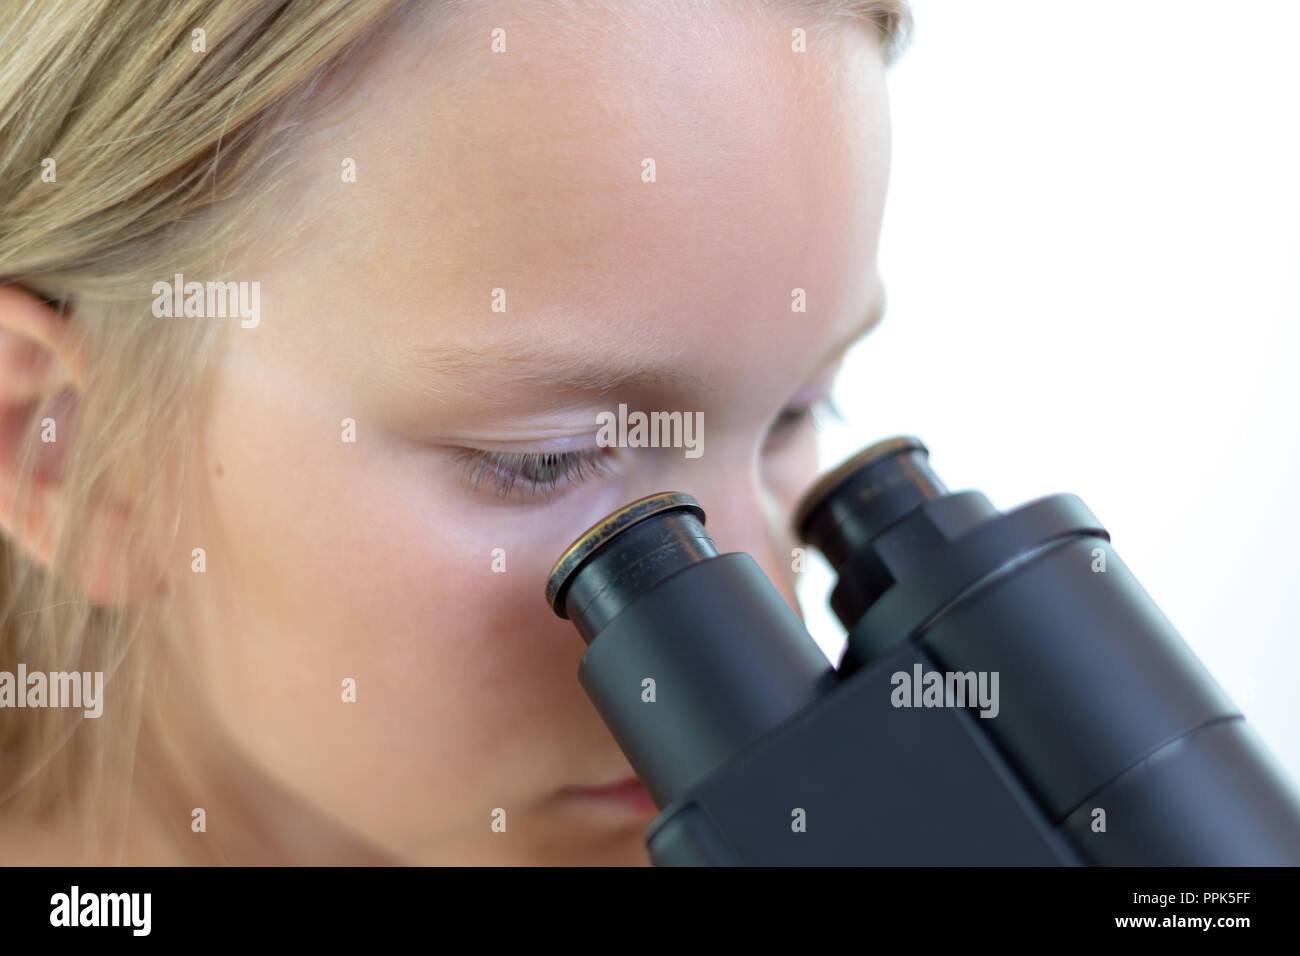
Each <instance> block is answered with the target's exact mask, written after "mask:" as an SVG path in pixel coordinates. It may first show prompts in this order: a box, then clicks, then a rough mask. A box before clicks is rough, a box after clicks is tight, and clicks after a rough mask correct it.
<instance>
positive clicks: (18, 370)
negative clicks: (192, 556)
mask: <svg viewBox="0 0 1300 956" xmlns="http://www.w3.org/2000/svg"><path fill="white" fill-rule="evenodd" d="M87 361H88V357H87V354H86V351H85V349H84V345H83V341H82V340H81V339H80V337H79V336H77V335H75V334H74V329H73V328H72V327H71V325H70V323H69V322H68V320H67V319H66V318H64V317H63V316H61V315H60V314H59V313H58V311H56V310H55V308H54V307H52V306H50V305H49V304H47V303H46V302H44V301H43V300H42V299H41V298H40V297H39V296H37V295H34V294H33V293H31V292H28V291H26V290H24V289H21V288H19V287H17V286H12V285H0V532H3V533H4V535H5V536H6V537H7V538H8V539H9V540H10V541H12V542H14V543H15V544H16V545H17V546H19V547H21V548H22V549H23V550H24V551H26V552H27V553H29V554H30V555H32V556H33V557H35V558H36V559H37V560H38V561H40V562H41V563H42V564H44V565H46V566H47V567H49V566H50V565H51V563H52V562H53V559H54V549H55V543H56V542H57V540H58V533H59V530H60V528H61V527H62V525H63V522H64V520H65V517H66V514H67V512H68V501H67V493H66V490H65V486H64V483H63V466H64V463H65V462H66V461H67V459H68V457H69V454H70V452H71V450H72V448H73V447H75V442H76V432H77V411H78V409H79V407H80V400H81V395H82V391H83V388H84V385H85V382H86V371H87ZM46 397H52V398H53V400H54V401H53V404H52V406H49V407H47V408H46V410H45V412H44V418H46V419H51V420H52V423H51V422H43V423H42V425H41V427H42V429H43V434H42V438H43V439H47V438H48V439H52V440H42V441H40V442H38V443H37V447H36V451H35V452H34V458H33V462H32V465H31V470H30V472H29V476H30V478H29V482H28V485H27V487H26V488H25V489H24V488H22V485H21V481H20V479H21V477H22V474H21V464H22V450H23V449H22V438H23V436H24V434H25V433H26V431H27V429H28V428H30V427H31V426H32V423H33V420H34V419H35V417H36V415H37V414H40V413H41V412H40V410H41V406H42V404H43V402H42V399H44V398H46ZM20 505H22V506H23V507H22V508H21V514H20V513H19V512H20V508H19V506H20ZM131 517H132V502H130V501H127V500H124V499H122V498H121V497H120V496H119V495H117V494H116V493H114V492H112V491H110V490H107V489H106V490H104V491H103V492H100V491H98V490H97V491H96V498H95V499H94V501H93V502H92V506H91V511H90V515H89V522H88V524H89V526H88V527H86V528H84V529H83V539H82V540H83V545H84V547H83V551H82V564H81V567H80V569H79V570H78V571H77V578H78V580H77V587H78V589H79V590H80V591H81V592H82V593H83V594H84V595H85V597H86V598H87V600H90V601H94V602H97V603H110V604H117V603H126V602H131V601H136V600H141V599H143V598H146V597H149V596H151V595H153V594H157V593H159V591H160V589H161V587H162V581H161V574H160V573H159V572H158V569H157V562H156V561H155V560H150V559H149V558H148V557H147V556H141V555H136V554H131V553H128V552H127V544H126V542H128V541H129V540H130V536H129V535H128V534H127V531H128V529H129V526H130V522H131Z"/></svg>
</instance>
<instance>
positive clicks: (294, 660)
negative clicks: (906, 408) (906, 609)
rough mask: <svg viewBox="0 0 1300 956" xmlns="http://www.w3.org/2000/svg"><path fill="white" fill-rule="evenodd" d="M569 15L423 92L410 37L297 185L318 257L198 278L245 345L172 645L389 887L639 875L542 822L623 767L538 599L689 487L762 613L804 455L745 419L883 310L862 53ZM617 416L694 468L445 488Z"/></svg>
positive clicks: (765, 19)
mask: <svg viewBox="0 0 1300 956" xmlns="http://www.w3.org/2000/svg"><path fill="white" fill-rule="evenodd" d="M599 16H600V15H598V14H596V13H594V12H592V13H590V14H587V13H583V14H580V15H578V14H574V15H571V16H569V17H567V18H566V19H571V20H572V21H573V24H574V26H573V27H570V26H569V24H568V23H565V24H563V25H561V24H560V23H558V22H556V21H554V20H549V21H547V22H546V23H541V24H531V23H527V22H521V21H519V20H518V18H517V17H516V16H512V15H511V14H510V12H509V8H508V7H504V6H503V7H500V8H496V7H488V8H486V9H485V10H481V11H480V12H478V13H475V14H474V15H473V16H472V17H471V18H470V19H469V20H468V21H467V22H466V24H465V25H464V26H463V27H462V28H459V29H458V31H457V39H456V40H455V42H454V43H452V44H450V45H449V46H454V47H455V49H454V50H452V49H450V48H448V49H441V50H438V51H434V52H432V53H431V54H430V55H429V56H428V57H427V58H425V59H423V61H422V62H421V61H420V58H419V54H420V52H421V50H422V48H424V47H425V46H426V45H427V44H426V43H425V41H424V37H423V36H422V35H421V28H419V27H417V26H416V25H412V26H411V28H410V30H409V32H403V33H402V34H401V35H400V36H397V37H395V38H394V40H393V41H392V43H393V45H392V47H391V49H390V50H389V52H388V53H386V54H385V55H384V56H382V57H380V58H378V59H376V60H375V61H374V66H373V68H372V69H371V70H370V71H369V72H367V73H366V74H365V76H364V78H363V79H362V81H361V83H360V86H359V87H358V88H357V90H356V92H355V96H356V98H357V99H356V100H355V101H350V102H349V104H348V105H352V103H356V102H363V103H364V105H363V106H361V107H360V108H359V109H356V110H355V111H354V112H352V113H351V115H350V118H349V119H347V120H346V121H345V122H341V123H340V124H339V125H338V127H337V128H336V129H333V130H330V131H328V132H325V133H317V134H316V135H314V136H313V137H312V138H311V139H310V140H308V141H307V143H306V144H305V145H304V146H303V148H302V149H301V151H300V152H299V153H298V154H297V162H298V163H299V164H301V165H300V168H302V169H304V170H308V171H310V174H311V175H312V176H313V177H314V178H313V183H314V184H313V185H311V186H310V187H309V192H310V196H311V199H310V203H311V208H313V209H321V210H323V216H322V218H321V220H320V226H319V227H318V228H316V229H313V230H312V231H310V232H309V233H308V236H307V239H306V240H305V241H304V242H303V243H302V244H301V245H300V246H299V247H298V248H297V249H296V250H295V252H294V253H293V254H292V255H290V256H285V257H282V258H280V259H277V260H274V261H265V262H261V263H258V264H256V266H255V271H254V272H253V273H250V274H249V275H246V276H245V275H240V276H223V277H221V278H227V279H248V280H257V281H260V283H261V320H260V325H259V326H258V327H257V328H253V329H241V328H238V327H237V326H236V327H234V328H232V329H231V332H230V340H231V341H230V342H229V349H228V353H227V355H226V356H225V358H224V360H223V363H222V365H221V367H220V369H219V372H218V376H217V381H218V384H217V388H216V390H215V392H214V393H213V394H212V395H211V396H210V397H209V403H208V405H207V412H206V414H207V416H208V417H207V422H208V425H207V428H206V429H205V431H204V434H203V442H202V449H201V455H202V457H201V462H200V463H201V465H202V471H201V473H200V479H199V481H198V482H197V485H196V488H195V495H194V500H193V503H192V508H191V510H190V512H189V516H188V518H187V520H186V525H185V528H184V533H183V534H182V540H181V550H182V552H183V553H182V555H181V556H179V558H178V560H181V561H182V562H184V563H183V566H185V567H187V568H188V566H189V562H190V551H191V549H192V548H196V547H202V548H204V549H205V552H206V568H207V570H206V573H204V574H202V575H200V574H192V575H188V576H187V577H186V579H185V580H184V581H183V582H182V591H181V600H182V602H183V605H182V606H183V608H184V610H185V615H186V621H187V624H186V638H187V640H188V641H189V643H190V644H191V646H192V648H193V650H194V653H196V654H197V655H198V662H199V668H198V673H199V675H200V676H201V679H202V681H203V682H204V685H203V691H204V693H206V694H207V695H210V698H211V705H212V706H213V707H214V708H215V712H216V714H218V715H219V718H220V720H221V721H223V722H224V723H225V724H226V725H227V726H228V727H229V729H230V731H231V733H232V734H233V735H234V737H235V739H236V740H237V741H238V743H239V744H240V746H242V747H243V748H244V749H246V751H247V752H248V753H249V755H250V756H251V757H252V758H253V759H254V760H255V761H256V762H257V763H258V764H259V765H260V767H261V768H262V769H264V770H265V772H266V773H268V774H270V775H271V776H272V777H273V778H275V779H277V780H279V781H280V782H283V783H285V784H287V785H288V786H289V787H291V788H292V789H293V790H294V791H296V792H297V793H298V794H299V795H301V796H302V797H303V798H305V799H306V800H308V801H311V802H313V803H315V804H316V805H317V806H319V807H320V808H322V809H324V810H325V811H326V812H328V813H330V814H332V815H334V816H335V817H336V818H337V819H338V820H339V821H342V822H343V823H344V824H345V825H347V826H349V827H351V828H354V829H355V830H356V831H358V832H359V833H360V834H361V835H362V836H364V837H366V838H369V839H370V840H372V841H374V842H375V843H376V844H377V845H378V846H379V847H380V848H382V849H383V850H386V851H389V852H391V853H393V854H395V855H399V856H400V857H401V858H403V859H407V860H412V861H417V862H452V863H455V862H518V863H529V862H543V863H546V862H549V863H556V862H560V863H563V862H573V863H598V864H606V863H609V864H617V863H635V862H643V861H645V859H646V856H645V850H644V847H643V844H642V836H643V832H644V830H645V827H646V826H647V825H648V824H649V822H650V821H651V819H652V818H653V815H654V813H653V811H652V810H651V811H647V810H645V809H636V808H633V807H631V806H629V805H628V804H625V803H619V802H616V801H613V800H606V799H596V798H589V797H583V796H578V795H572V794H569V793H566V792H565V791H566V788H571V787H582V786H594V785H600V784H606V783H610V782H614V781H619V780H621V779H624V778H626V777H628V776H629V775H630V774H631V768H630V766H629V765H628V763H627V761H626V759H625V758H624V757H623V755H622V753H621V752H620V751H619V749H618V747H617V746H616V745H615V743H614V741H613V739H612V737H611V736H610V734H609V732H608V731H607V730H606V728H605V726H604V725H603V724H602V723H601V721H600V719H599V717H598V716H597V714H596V712H595V710H594V708H593V707H592V705H591V703H590V702H589V701H588V699H587V697H586V696H585V694H584V693H583V691H582V689H581V688H580V686H579V684H578V682H577V666H578V660H579V658H580V656H581V655H582V652H583V650H584V645H583V643H582V641H581V639H580V638H579V637H578V636H577V633H576V632H575V631H574V630H573V628H572V626H571V625H570V624H569V623H568V622H566V621H561V620H558V619H557V618H555V617H554V616H553V615H552V614H551V612H550V610H549V608H548V607H547V605H546V603H545V600H544V598H543V586H544V582H545V577H546V573H547V571H548V570H549V568H550V566H551V564H552V562H553V561H554V560H555V559H556V558H557V557H558V556H559V554H560V553H561V551H562V550H563V549H564V548H565V547H566V546H567V545H568V544H569V543H570V541H571V540H572V539H573V538H574V537H576V536H577V535H578V534H579V533H580V532H582V531H583V530H585V529H586V528H587V527H588V526H589V525H590V524H592V523H593V522H595V521H596V520H598V519H599V518H601V517H602V516H604V515H605V514H607V513H608V512H610V511H612V510H614V509H615V508H617V507H619V506H621V505H623V504H625V503H626V502H628V501H630V500H632V499H634V498H637V497H639V496H642V495H646V494H650V493H652V492H657V491H664V490H674V491H685V492H688V493H690V494H692V495H694V496H695V497H696V498H697V499H698V500H699V501H700V503H701V504H702V506H703V507H704V509H705V511H706V513H707V515H708V525H707V527H708V530H709V531H710V532H711V534H712V536H713V538H714V539H715V541H716V542H717V544H718V547H719V549H720V550H722V551H724V552H726V551H747V552H749V553H750V554H752V555H753V556H754V558H755V560H757V561H758V562H759V564H760V565H761V566H762V568H763V570H764V571H765V572H766V573H767V574H768V576H769V577H770V578H772V580H773V581H774V582H775V583H776V585H777V586H778V587H779V588H780V589H781V591H782V593H783V594H784V595H785V596H786V598H787V600H788V601H789V602H790V603H791V604H794V603H795V594H794V581H793V574H792V573H791V570H790V551H791V548H792V547H794V546H795V544H796V542H795V541H794V540H792V537H791V535H790V533H789V531H788V529H787V526H788V523H789V519H790V511H791V508H792V505H793V503H794V502H795V500H796V498H797V497H798V495H799V493H800V492H801V491H803V490H804V489H805V488H806V487H807V485H808V484H809V482H811V481H812V479H813V478H814V477H815V472H816V462H815V459H814V442H813V429H812V427H811V425H810V423H809V422H808V420H807V419H806V418H804V419H800V420H797V421H795V423H794V424H793V425H789V424H787V425H780V424H775V425H774V423H776V422H777V419H778V417H779V416H780V415H781V413H782V411H783V410H784V409H787V408H792V407H804V406H807V405H809V404H811V403H812V402H813V401H815V400H816V399H817V398H818V397H819V395H821V394H823V393H824V391H825V386H827V385H828V384H829V381H830V377H831V374H832V373H833V371H834V367H833V364H827V360H828V358H829V357H831V356H833V355H835V354H836V351H837V346H840V345H842V344H843V343H844V342H845V340H846V339H847V338H850V337H853V336H854V334H855V333H856V332H859V331H861V327H862V323H863V321H864V320H865V319H867V317H868V316H871V315H872V314H873V312H875V311H876V309H877V308H878V307H879V304H880V301H881V286H880V282H879V278H878V275H877V273H876V267H875V261H876V241H877V234H878V230H879V225H880V218H881V211H882V202H883V197H884V192H885V184H886V179H887V172H888V146H889V144H888V115H887V106H886V99H885V90H884V68H883V65H882V60H881V55H880V51H879V45H878V42H877V40H876V39H875V38H874V36H872V35H871V32H870V30H869V28H868V27H866V26H865V25H862V26H856V25H855V26H848V27H844V28H837V30H836V31H835V32H833V33H831V34H828V35H827V36H826V37H825V38H824V39H822V40H818V39H817V38H816V35H815V33H814V32H813V31H812V29H811V28H812V26H813V24H811V23H804V22H799V21H796V20H795V19H792V18H790V17H787V16H782V15H778V14H773V13H764V14H762V15H760V16H757V18H756V19H754V22H753V23H748V22H747V20H746V19H742V17H741V16H740V15H738V14H730V15H718V14H711V15H709V16H708V17H707V18H705V17H700V18H693V19H692V20H691V21H690V22H669V21H667V20H664V19H662V17H663V14H662V13H656V14H653V15H650V16H643V15H642V14H641V13H639V11H638V5H636V4H629V5H627V7H626V10H625V18H626V21H627V25H626V26H620V27H617V28H612V29H611V30H610V32H609V33H608V35H604V34H602V35H600V36H597V35H595V34H594V33H593V34H592V35H591V36H587V35H586V34H584V32H583V29H582V27H583V25H584V23H590V22H593V19H594V18H597V17H599ZM582 18H586V19H585V20H584V19H582ZM656 18H659V19H656ZM497 26H502V27H505V28H506V43H507V49H506V52H502V53H494V52H493V51H492V49H491V46H490V44H491V31H492V29H493V28H494V27H497ZM796 27H804V28H807V29H808V31H809V39H808V51H807V52H805V53H798V52H793V51H792V50H791V30H792V29H793V28H796ZM425 36H427V33H426V34H425ZM348 158H351V159H354V160H355V162H356V181H355V182H344V181H343V179H342V177H340V176H339V175H338V173H340V172H342V170H343V168H344V167H343V161H344V160H345V159H348ZM646 159H653V161H654V173H655V181H653V182H646V181H643V173H644V169H645V166H644V165H643V160H646ZM321 171H323V172H321ZM498 289H500V290H504V294H505V310H504V311H494V310H493V303H494V290H498ZM795 289H803V290H805V293H806V299H807V311H804V312H799V311H792V308H791V304H792V302H793V301H794V298H793V296H792V293H793V290H795ZM624 374H627V375H630V376H631V377H630V378H628V379H627V380H626V381H624V382H623V383H622V384H616V385H613V387H606V388H605V389H604V390H602V389H601V384H602V379H610V380H614V379H618V378H619V377H620V376H622V375H624ZM566 380H567V381H566ZM604 384H605V385H606V386H609V385H611V382H606V383H604ZM619 403H626V404H627V405H628V406H629V409H631V410H636V409H641V410H645V411H655V410H659V411H681V412H691V413H694V412H702V413H703V423H704V430H703V443H702V446H701V447H702V448H703V453H702V454H701V455H700V456H699V457H687V455H686V454H685V450H684V449H682V448H606V449H603V450H602V451H601V452H599V456H600V460H599V463H598V464H597V465H596V466H595V468H596V469H597V470H596V471H595V472H593V471H591V467H590V463H588V464H584V465H583V466H582V469H581V475H580V476H578V477H577V478H576V479H574V478H572V477H570V478H567V479H566V478H564V477H561V478H560V479H559V483H558V486H557V487H555V488H554V489H553V490H551V491H549V492H548V491H546V490H544V489H542V490H530V483H529V481H528V480H527V479H526V478H523V479H518V480H516V482H515V485H514V487H513V489H512V490H511V491H510V492H509V495H508V497H506V498H501V497H499V495H498V489H497V488H496V485H495V481H496V479H495V478H494V477H493V475H492V474H491V472H490V469H489V473H488V474H487V475H486V476H482V477H481V480H480V482H479V484H478V486H477V488H474V487H471V485H472V482H470V481H469V480H468V478H467V470H469V469H472V466H467V465H466V464H465V463H464V462H462V461H460V460H459V457H458V456H460V455H462V454H463V453H464V452H463V450H464V449H475V450H486V451H497V452H506V453H527V452H534V453H546V452H552V453H563V452H570V451H576V452H583V453H588V452H593V453H594V452H595V450H596V447H597V446H596V433H597V430H598V427H597V414H598V413H599V412H602V411H613V412H617V409H618V405H619ZM344 419H352V420H353V421H354V422H355V442H349V441H346V440H345V439H346V437H347V435H346V434H345V432H346V429H345V426H344V424H343V422H344ZM496 549H501V552H496ZM502 553H503V554H504V562H505V570H504V573H502V572H500V571H499V570H494V565H495V567H496V568H498V569H499V568H500V567H501V561H500V556H501V554H502ZM347 678H352V679H354V680H355V682H356V685H355V686H356V701H355V703H351V702H344V701H343V700H342V699H341V697H342V692H343V682H344V680H345V679H347ZM195 746H200V745H199V744H196V745H195ZM495 808H502V809H504V810H505V811H506V821H507V827H506V832H504V833H497V832H493V830H492V822H493V816H492V814H493V811H494V809H495Z"/></svg>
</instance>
